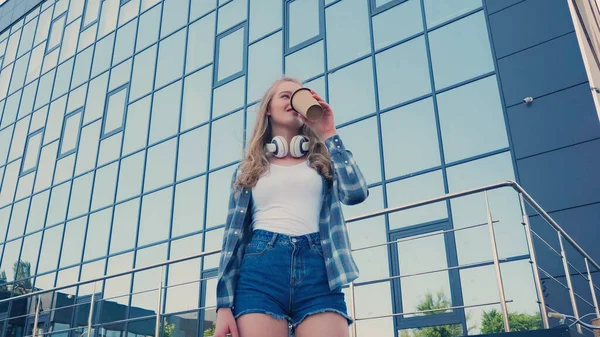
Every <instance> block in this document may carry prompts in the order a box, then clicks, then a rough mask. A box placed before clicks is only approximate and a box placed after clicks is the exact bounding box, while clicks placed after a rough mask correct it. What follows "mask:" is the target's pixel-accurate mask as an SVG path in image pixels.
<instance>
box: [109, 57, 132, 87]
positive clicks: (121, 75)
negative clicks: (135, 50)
mask: <svg viewBox="0 0 600 337" xmlns="http://www.w3.org/2000/svg"><path fill="white" fill-rule="evenodd" d="M132 63H133V59H132V58H130V59H128V60H127V61H125V62H121V64H119V65H118V66H116V67H114V68H113V69H112V70H111V71H110V85H109V86H108V90H109V91H111V90H114V89H116V88H118V87H120V86H122V85H124V84H125V83H128V82H129V75H130V74H131V66H132Z"/></svg>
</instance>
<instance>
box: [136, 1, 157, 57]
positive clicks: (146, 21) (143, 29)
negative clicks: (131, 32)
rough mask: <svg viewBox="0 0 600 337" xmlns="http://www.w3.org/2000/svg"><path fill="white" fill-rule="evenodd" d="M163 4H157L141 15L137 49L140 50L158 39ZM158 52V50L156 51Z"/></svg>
mask: <svg viewBox="0 0 600 337" xmlns="http://www.w3.org/2000/svg"><path fill="white" fill-rule="evenodd" d="M160 11H161V6H156V7H154V8H152V9H151V10H149V11H147V12H146V13H144V14H142V16H140V24H139V26H140V27H139V31H138V35H137V44H136V46H135V51H136V52H138V51H140V50H142V49H144V48H146V47H148V46H150V45H151V44H153V43H155V42H156V41H157V40H158V29H159V28H160V26H159V25H158V22H159V21H160ZM155 53H156V51H155Z"/></svg>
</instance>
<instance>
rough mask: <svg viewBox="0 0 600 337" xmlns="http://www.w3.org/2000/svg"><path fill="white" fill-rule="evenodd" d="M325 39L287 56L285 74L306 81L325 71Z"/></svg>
mask: <svg viewBox="0 0 600 337" xmlns="http://www.w3.org/2000/svg"><path fill="white" fill-rule="evenodd" d="M324 55H325V52H324V51H323V41H319V42H316V43H314V44H312V45H310V46H308V47H305V48H302V49H301V50H298V51H297V52H294V53H293V54H291V55H288V56H286V57H285V74H286V75H288V76H292V77H295V78H298V79H299V80H301V81H304V80H306V79H308V78H311V77H314V76H317V75H319V74H322V73H323V72H324V71H325V61H324V60H325V56H324Z"/></svg>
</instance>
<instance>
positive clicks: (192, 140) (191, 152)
mask: <svg viewBox="0 0 600 337" xmlns="http://www.w3.org/2000/svg"><path fill="white" fill-rule="evenodd" d="M207 157H208V125H205V126H203V127H200V128H197V129H195V130H192V131H190V132H187V133H184V134H182V135H181V136H180V138H179V157H178V158H177V180H181V179H185V178H188V177H191V176H194V175H197V174H199V173H202V172H204V171H206V160H207Z"/></svg>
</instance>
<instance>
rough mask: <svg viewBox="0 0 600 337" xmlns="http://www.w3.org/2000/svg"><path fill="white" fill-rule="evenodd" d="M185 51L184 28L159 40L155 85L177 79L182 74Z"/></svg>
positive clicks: (158, 85) (160, 85)
mask: <svg viewBox="0 0 600 337" xmlns="http://www.w3.org/2000/svg"><path fill="white" fill-rule="evenodd" d="M184 51H185V29H182V30H180V31H179V32H177V33H175V34H173V35H171V36H169V37H168V38H166V39H164V40H162V41H160V44H159V47H158V65H157V67H156V87H157V88H160V87H162V86H164V85H165V84H167V83H169V82H171V81H173V80H175V79H178V78H180V77H181V75H182V74H183V59H184V56H185V54H184Z"/></svg>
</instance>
